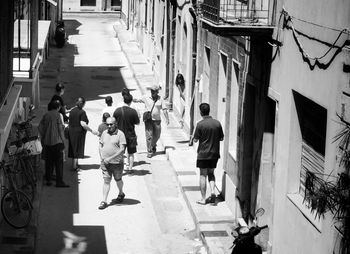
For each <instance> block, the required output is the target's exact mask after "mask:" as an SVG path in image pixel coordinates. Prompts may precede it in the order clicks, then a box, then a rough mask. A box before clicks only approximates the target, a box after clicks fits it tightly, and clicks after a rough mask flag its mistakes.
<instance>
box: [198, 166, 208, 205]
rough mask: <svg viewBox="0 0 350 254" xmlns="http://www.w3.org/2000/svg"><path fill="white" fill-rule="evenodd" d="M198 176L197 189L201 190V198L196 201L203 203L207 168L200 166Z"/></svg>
mask: <svg viewBox="0 0 350 254" xmlns="http://www.w3.org/2000/svg"><path fill="white" fill-rule="evenodd" d="M199 170H200V176H199V189H200V191H201V196H202V199H200V200H198V201H197V203H198V204H201V205H205V204H206V201H205V195H206V193H207V169H205V168H201V169H199Z"/></svg>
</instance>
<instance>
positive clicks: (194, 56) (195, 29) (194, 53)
mask: <svg viewBox="0 0 350 254" xmlns="http://www.w3.org/2000/svg"><path fill="white" fill-rule="evenodd" d="M189 12H190V14H191V16H192V18H193V25H192V26H193V39H192V80H191V96H192V99H191V105H190V135H192V133H193V131H194V93H195V86H196V61H197V32H198V26H197V21H198V20H197V15H196V13H195V11H194V9H193V7H190V8H189Z"/></svg>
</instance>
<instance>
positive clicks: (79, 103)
mask: <svg viewBox="0 0 350 254" xmlns="http://www.w3.org/2000/svg"><path fill="white" fill-rule="evenodd" d="M76 105H77V107H79V108H83V106H84V105H85V98H84V97H79V98H78V99H77V102H76Z"/></svg>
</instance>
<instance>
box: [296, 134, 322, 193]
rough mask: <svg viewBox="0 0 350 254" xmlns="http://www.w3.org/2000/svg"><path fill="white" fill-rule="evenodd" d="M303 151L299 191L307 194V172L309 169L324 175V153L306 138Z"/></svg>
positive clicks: (318, 174) (319, 175) (320, 175)
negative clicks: (312, 145) (308, 142)
mask: <svg viewBox="0 0 350 254" xmlns="http://www.w3.org/2000/svg"><path fill="white" fill-rule="evenodd" d="M301 150H302V153H301V170H300V186H299V193H300V194H301V195H302V196H303V197H304V195H305V180H306V173H307V172H308V171H309V172H311V173H314V174H315V175H316V176H318V177H322V174H323V173H324V155H322V154H320V153H318V152H317V151H316V150H315V149H313V148H312V147H311V146H310V145H308V144H307V143H306V142H305V140H303V141H302V149H301Z"/></svg>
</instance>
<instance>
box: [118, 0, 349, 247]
mask: <svg viewBox="0 0 350 254" xmlns="http://www.w3.org/2000/svg"><path fill="white" fill-rule="evenodd" d="M129 3H130V6H131V7H130V8H129V9H128V10H129V12H128V13H129V14H126V15H125V19H124V20H125V21H126V23H127V25H128V27H129V30H131V31H133V32H134V36H135V39H136V40H137V41H138V42H139V44H140V48H141V49H142V50H143V52H144V53H145V55H146V56H147V58H148V61H150V62H151V63H152V66H153V75H155V76H156V77H157V80H158V81H159V83H160V84H162V88H163V89H162V93H163V95H164V97H166V98H167V99H168V102H169V105H171V107H172V109H173V111H174V113H175V114H176V115H177V116H178V117H179V118H180V119H181V121H182V123H183V126H184V129H185V130H186V132H187V133H188V135H191V134H192V132H193V129H194V127H195V123H196V122H197V121H198V120H199V119H200V116H199V113H198V105H199V104H200V103H201V102H208V103H210V105H211V115H212V116H213V117H214V118H217V119H218V120H219V121H220V122H221V123H222V125H223V127H224V132H225V140H224V142H223V146H222V148H221V149H222V151H221V155H222V158H221V160H220V163H219V165H218V167H217V170H216V176H217V179H218V180H219V181H218V188H219V190H220V191H221V194H222V195H223V196H224V197H225V202H226V203H227V204H228V206H229V207H230V209H231V210H232V212H233V214H234V216H235V217H236V218H239V217H243V218H244V219H245V220H246V221H247V222H248V223H249V221H250V220H251V219H252V216H253V215H254V211H255V210H256V209H257V208H259V207H263V208H264V209H265V214H264V216H263V217H262V218H260V221H259V223H260V224H267V225H269V229H268V230H267V231H266V233H265V234H264V236H262V237H261V239H260V240H259V239H257V240H258V241H259V242H260V243H261V244H262V246H263V247H264V249H265V250H266V251H267V253H290V254H292V253H325V254H326V253H341V251H342V250H341V247H342V244H344V239H346V238H347V237H346V235H347V233H346V232H350V231H344V227H342V226H344V225H345V223H346V221H345V220H342V221H339V220H336V219H334V213H333V214H332V212H329V207H328V208H327V209H328V210H327V211H328V212H326V213H324V214H322V215H321V216H317V214H316V213H315V212H314V210H315V206H314V205H315V202H314V203H312V197H313V196H310V195H311V194H310V193H311V190H314V189H317V188H319V186H320V185H319V184H318V185H317V184H316V185H315V182H313V181H315V180H314V179H319V180H318V182H327V181H329V182H333V183H334V182H336V181H337V179H339V175H340V174H341V173H345V175H347V177H348V176H349V175H348V174H349V172H348V171H349V169H347V168H345V169H344V166H343V165H340V161H341V154H344V151H345V154H347V151H348V147H346V146H345V147H344V146H342V147H339V140H335V137H337V135H338V134H339V133H340V132H341V131H342V130H344V128H349V126H350V124H349V123H350V107H349V106H350V104H349V96H350V91H349V80H350V77H349V76H350V74H349V69H350V67H349V64H350V55H349V51H350V49H349V45H350V42H349V27H350V16H349V15H348V14H349V13H350V4H349V3H345V2H344V1H341V0H337V1H334V2H329V1H323V0H322V1H289V0H284V1H275V0H249V1H238V0H232V1H210V0H203V1H182V0H178V1H160V0H140V1H135V0H134V1H129ZM177 77H178V78H179V79H177ZM179 81H181V82H179ZM344 126H345V127H344ZM339 150H342V151H339ZM316 176H317V177H318V178H316ZM329 179H332V180H329ZM310 183H311V185H310ZM315 186H316V187H315ZM317 186H318V187H317ZM348 187H349V186H347V188H348ZM310 200H311V201H310ZM317 202H318V203H320V200H318V201H317ZM321 208H322V207H321ZM346 230H348V229H346ZM344 236H345V237H344ZM343 246H344V245H343ZM342 253H346V252H342Z"/></svg>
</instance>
